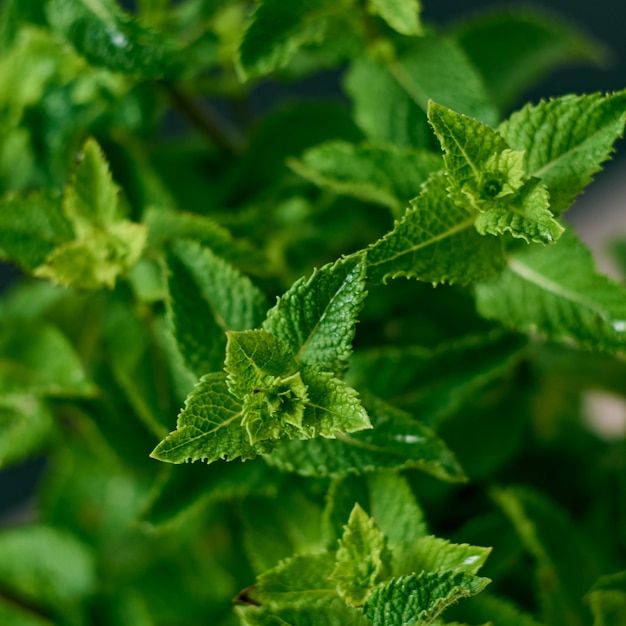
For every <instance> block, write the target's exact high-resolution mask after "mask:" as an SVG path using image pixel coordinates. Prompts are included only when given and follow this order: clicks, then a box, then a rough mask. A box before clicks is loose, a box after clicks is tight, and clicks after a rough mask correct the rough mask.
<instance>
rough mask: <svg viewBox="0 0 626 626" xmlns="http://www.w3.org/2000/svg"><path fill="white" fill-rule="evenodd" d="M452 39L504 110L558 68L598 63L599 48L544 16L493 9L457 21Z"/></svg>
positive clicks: (602, 58)
mask: <svg viewBox="0 0 626 626" xmlns="http://www.w3.org/2000/svg"><path fill="white" fill-rule="evenodd" d="M454 36H455V39H456V41H458V42H459V44H460V46H461V47H462V48H463V51H464V52H465V53H466V54H467V56H468V57H469V59H470V61H471V62H472V63H473V65H474V66H475V67H476V68H477V69H478V70H479V71H480V73H481V76H482V77H483V80H484V81H485V85H486V87H487V89H488V90H489V93H490V95H491V97H492V98H493V99H494V101H495V102H496V103H497V104H498V106H499V107H500V110H504V109H506V108H507V107H509V106H511V105H512V104H514V103H515V100H516V99H517V98H518V96H519V95H520V94H522V93H523V92H524V91H526V89H528V88H530V87H532V86H533V85H535V84H536V83H537V82H539V81H540V80H541V79H542V78H543V77H544V76H545V75H546V74H547V73H548V72H550V71H551V70H554V69H558V68H559V67H561V66H562V65H565V64H567V65H570V64H579V63H585V64H587V63H600V62H601V61H603V60H604V56H605V54H604V50H603V49H602V48H601V47H600V46H599V44H597V43H596V42H595V41H593V40H591V39H590V38H589V37H587V36H586V35H584V34H583V33H581V32H578V30H577V29H575V28H574V27H573V26H572V25H570V24H568V23H566V22H564V21H562V20H560V19H557V18H556V17H555V16H552V15H550V14H548V13H546V14H543V13H542V12H540V11H537V10H532V11H529V10H527V9H521V10H520V9H511V8H509V7H507V8H506V10H504V11H503V10H500V9H495V10H493V11H490V12H489V13H486V14H484V15H480V16H477V17H475V18H470V19H465V20H463V21H462V22H461V23H460V24H459V25H458V26H457V27H456V28H455V29H454Z"/></svg>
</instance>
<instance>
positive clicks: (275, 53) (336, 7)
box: [238, 0, 353, 78]
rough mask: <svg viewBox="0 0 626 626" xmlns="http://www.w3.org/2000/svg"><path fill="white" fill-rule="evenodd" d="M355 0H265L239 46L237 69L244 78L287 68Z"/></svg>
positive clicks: (319, 37) (317, 40)
mask: <svg viewBox="0 0 626 626" xmlns="http://www.w3.org/2000/svg"><path fill="white" fill-rule="evenodd" d="M352 5H353V0H302V1H301V2H299V3H298V6H297V7H294V6H293V5H289V4H286V3H285V2H281V0H262V1H261V2H260V3H259V4H258V6H257V8H256V10H255V12H254V14H253V16H252V21H251V23H250V25H249V26H248V28H247V30H246V32H245V33H244V35H243V38H242V40H241V44H240V45H239V51H238V52H239V58H238V69H239V71H240V73H241V75H242V76H243V77H244V78H249V77H253V76H262V75H264V74H268V73H269V72H271V71H272V70H275V69H279V68H281V67H284V66H285V65H287V64H288V63H289V61H290V60H291V58H292V57H293V55H294V54H295V53H296V52H297V51H298V50H299V49H300V48H301V47H302V46H305V45H307V44H311V43H314V42H319V41H320V40H322V39H323V38H324V35H325V32H326V29H327V28H328V26H329V23H330V21H331V20H334V19H337V18H338V17H339V16H341V15H342V13H344V12H345V11H346V10H347V9H349V8H350V7H351V6H352Z"/></svg>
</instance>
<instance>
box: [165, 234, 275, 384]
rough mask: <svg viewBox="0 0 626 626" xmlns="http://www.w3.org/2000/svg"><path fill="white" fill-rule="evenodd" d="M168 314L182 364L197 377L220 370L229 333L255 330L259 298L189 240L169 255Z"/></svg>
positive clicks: (259, 313)
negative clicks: (183, 360)
mask: <svg viewBox="0 0 626 626" xmlns="http://www.w3.org/2000/svg"><path fill="white" fill-rule="evenodd" d="M167 274H168V275H167V285H168V292H169V299H168V315H169V320H170V323H171V325H172V329H173V333H174V336H175V338H176V341H177V343H178V347H179V349H180V351H181V354H182V356H183V357H184V359H185V362H186V363H187V365H188V366H189V368H190V369H191V371H192V372H194V373H195V374H196V376H202V375H203V374H206V373H208V372H211V371H216V370H219V369H221V367H222V364H223V361H224V349H225V347H226V335H225V332H226V331H227V330H244V329H247V328H254V327H255V326H258V325H259V324H260V323H261V320H262V319H263V313H264V311H265V308H266V307H265V299H264V297H263V294H262V293H261V292H260V291H259V290H258V289H257V288H256V287H254V285H253V284H252V283H251V282H250V280H249V279H248V278H247V277H245V276H243V275H242V274H240V273H239V272H238V271H237V270H236V269H235V268H233V267H232V266H230V265H228V264H227V263H226V262H225V261H223V260H222V259H220V258H219V257H217V256H215V255H214V254H213V253H212V252H211V251H210V250H209V249H208V248H203V247H201V246H200V245H199V244H197V243H195V242H192V241H182V242H179V243H177V244H175V245H174V246H173V248H172V252H171V253H170V254H168V255H167Z"/></svg>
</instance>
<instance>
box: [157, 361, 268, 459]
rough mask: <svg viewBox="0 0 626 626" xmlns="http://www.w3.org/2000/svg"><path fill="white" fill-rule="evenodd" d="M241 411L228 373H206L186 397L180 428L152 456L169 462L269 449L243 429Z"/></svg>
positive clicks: (229, 456)
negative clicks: (229, 383)
mask: <svg viewBox="0 0 626 626" xmlns="http://www.w3.org/2000/svg"><path fill="white" fill-rule="evenodd" d="M242 411H243V409H242V404H241V401H240V400H238V399H237V398H236V397H235V396H233V395H232V394H231V393H230V391H229V389H228V385H227V384H226V374H224V373H221V372H220V373H214V374H207V375H206V376H203V377H202V378H201V379H200V381H199V382H198V384H197V385H196V388H195V389H194V390H193V391H192V392H191V394H190V395H189V397H188V398H187V400H186V402H185V408H184V409H183V410H182V411H181V413H180V415H179V416H178V420H177V422H176V428H177V429H176V430H175V431H174V432H172V433H170V434H169V435H168V436H167V437H166V438H165V439H164V440H163V441H161V443H160V444H159V445H158V446H157V447H156V448H155V449H154V450H153V451H152V454H151V455H150V456H152V457H153V458H155V459H158V460H159V461H166V462H168V463H185V462H192V461H198V460H203V461H205V462H207V463H212V462H213V461H216V460H218V459H225V460H227V461H232V460H233V459H236V458H238V457H241V460H242V461H245V460H248V459H253V458H254V457H255V456H256V455H257V453H258V452H265V451H267V450H268V449H269V444H268V443H264V444H257V445H255V446H252V445H251V444H250V441H249V439H248V437H247V435H246V433H245V431H244V430H243V429H242V428H241V418H242V416H243V413H242Z"/></svg>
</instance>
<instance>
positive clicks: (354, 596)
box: [330, 504, 391, 606]
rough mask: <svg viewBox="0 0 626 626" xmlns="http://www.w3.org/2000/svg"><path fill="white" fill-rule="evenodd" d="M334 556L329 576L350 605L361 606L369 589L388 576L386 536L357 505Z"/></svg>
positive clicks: (389, 563) (389, 566)
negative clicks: (333, 563)
mask: <svg viewBox="0 0 626 626" xmlns="http://www.w3.org/2000/svg"><path fill="white" fill-rule="evenodd" d="M335 558H336V562H335V567H334V569H333V571H332V573H331V575H330V578H331V580H333V581H336V583H337V591H338V593H339V595H340V596H341V597H342V598H343V599H344V600H345V601H346V603H347V604H348V605H349V606H361V605H363V604H364V603H365V601H366V600H367V598H368V597H369V596H370V594H371V592H372V589H373V588H374V587H375V586H376V585H377V584H378V583H379V582H381V581H383V580H385V579H386V578H389V577H390V574H391V554H390V552H389V549H388V548H387V539H386V537H385V535H383V533H382V532H381V531H380V529H379V528H378V527H377V526H376V524H375V522H374V520H373V519H372V518H371V517H368V515H367V513H366V512H365V511H364V510H363V509H362V508H361V507H360V506H359V505H358V504H355V505H354V508H353V509H352V512H351V513H350V518H349V520H348V524H347V525H346V526H345V529H344V533H343V536H342V537H341V539H340V540H339V549H338V550H337V555H336V557H335Z"/></svg>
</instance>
